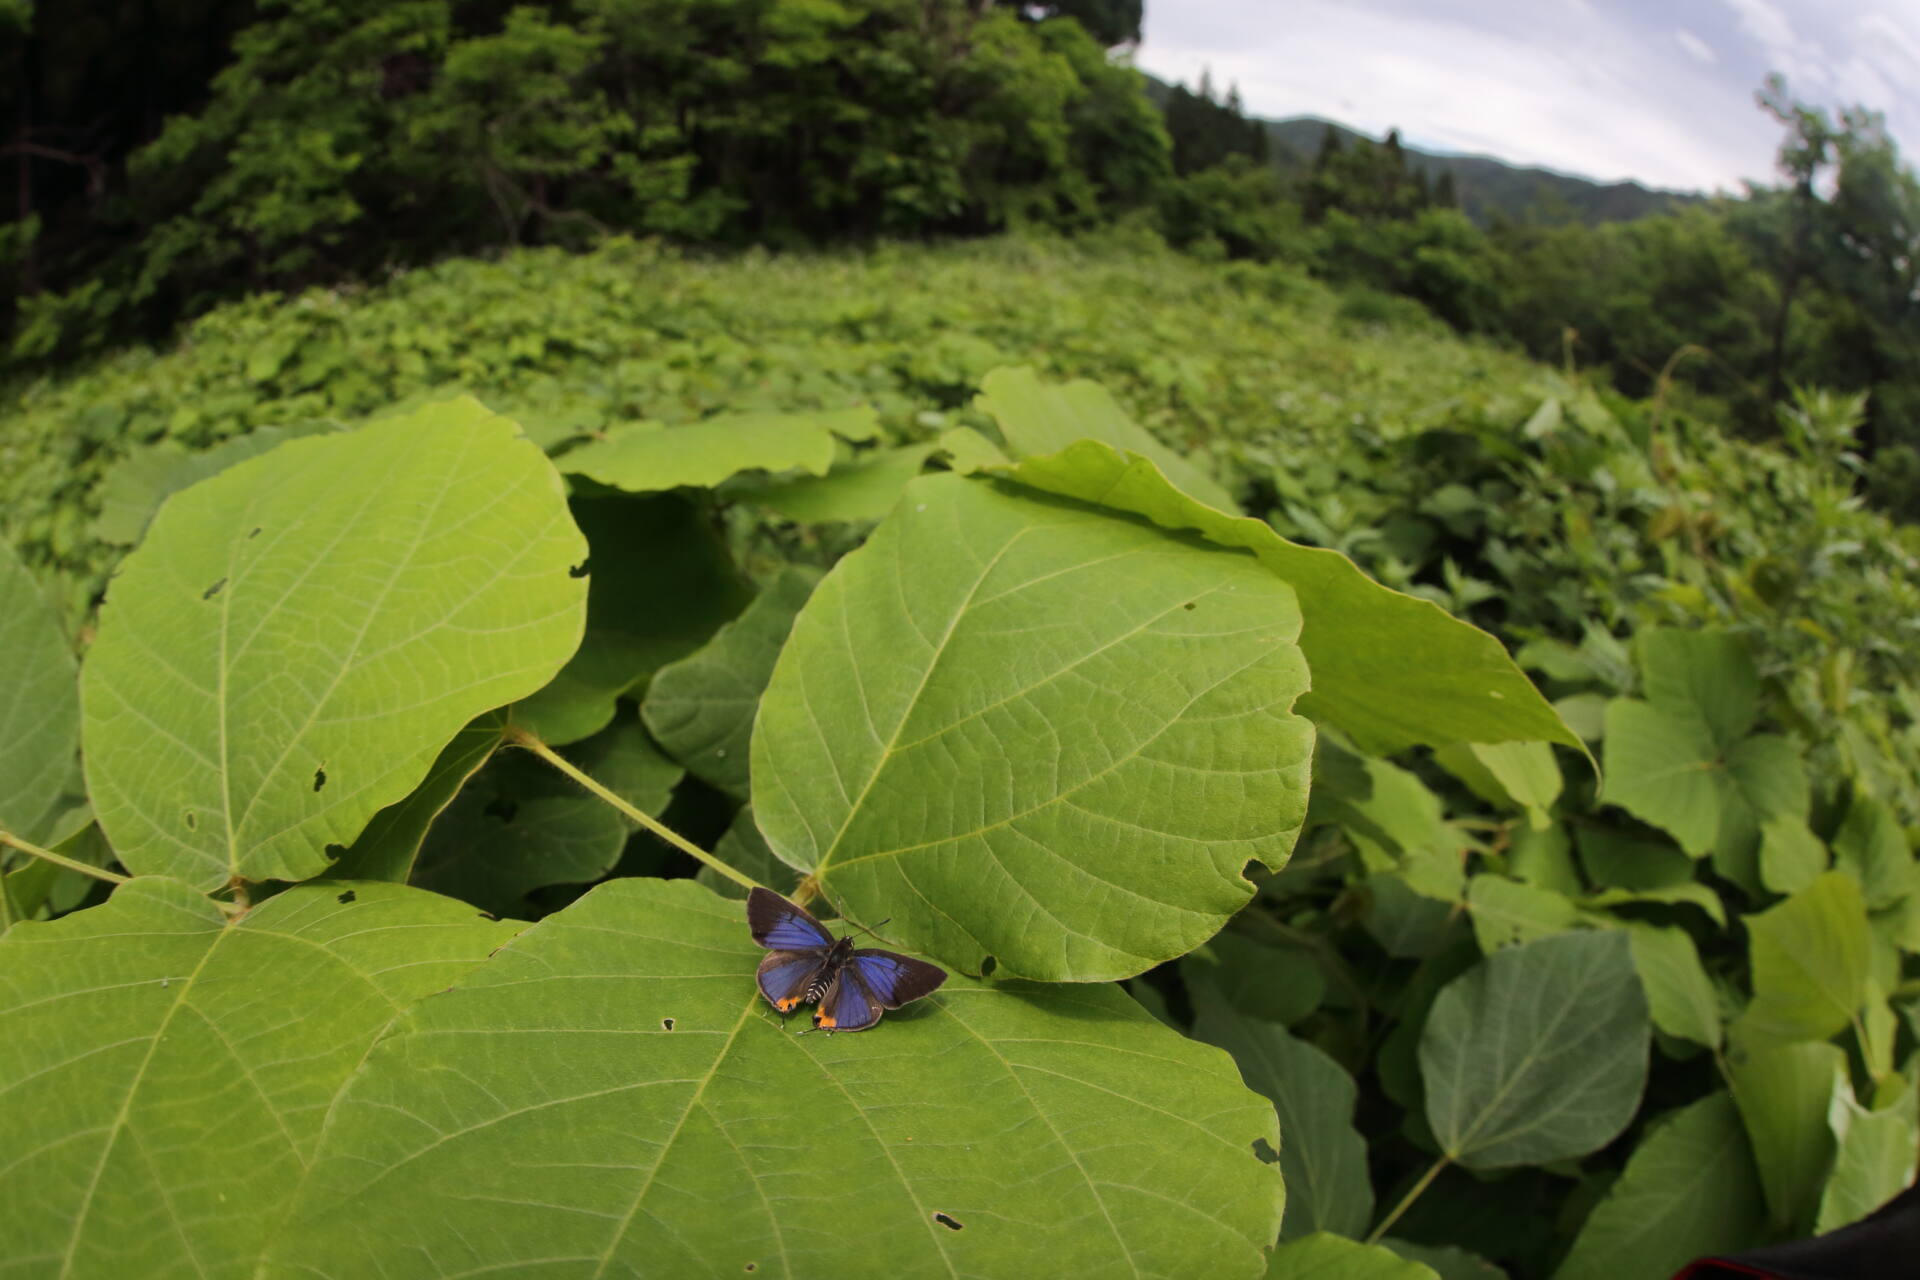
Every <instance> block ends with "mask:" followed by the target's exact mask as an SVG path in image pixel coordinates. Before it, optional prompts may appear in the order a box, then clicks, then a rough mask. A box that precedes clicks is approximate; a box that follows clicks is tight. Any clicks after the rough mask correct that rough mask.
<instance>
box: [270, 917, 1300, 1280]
mask: <svg viewBox="0 0 1920 1280" xmlns="http://www.w3.org/2000/svg"><path fill="white" fill-rule="evenodd" d="M763 954H764V953H763V952H761V951H760V950H759V948H757V947H755V946H754V945H753V943H752V941H751V940H750V938H749V937H748V934H747V929H746V925H745V922H744V919H743V912H742V909H741V906H740V904H739V903H737V902H732V901H727V900H725V899H721V898H719V897H716V896H715V895H714V894H712V893H710V892H709V891H708V890H706V889H705V888H703V887H701V886H699V885H697V884H694V883H692V882H690V881H684V880H680V881H655V880H641V879H625V880H616V881H613V882H611V883H609V884H606V885H602V886H600V887H599V888H596V889H595V890H593V891H592V892H591V893H589V894H588V895H587V896H586V897H584V898H582V899H580V900H579V901H578V902H575V903H574V904H573V905H572V906H570V907H568V908H567V909H566V910H564V911H561V912H559V913H557V914H555V915H552V916H549V917H548V918H547V919H545V920H544V921H542V922H541V923H540V924H538V925H535V926H534V927H533V928H531V929H529V930H528V931H527V932H526V933H524V934H522V935H521V936H520V937H519V938H518V939H516V940H515V941H514V942H513V943H512V944H510V945H508V946H507V947H505V948H503V949H502V950H500V951H499V952H498V953H497V954H496V955H495V956H494V957H493V958H492V959H491V960H490V961H489V962H488V963H487V964H486V965H485V966H483V967H482V968H481V969H479V970H477V971H475V972H472V973H470V974H469V975H468V976H467V977H466V979H465V980H463V981H460V982H458V983H456V984H455V985H454V986H453V989H452V990H451V991H449V992H448V993H447V994H446V995H444V996H439V997H435V998H433V999H431V1000H426V1001H423V1002H421V1003H419V1004H418V1005H416V1006H415V1007H414V1009H413V1011H412V1013H411V1014H410V1015H409V1016H408V1017H406V1018H405V1019H404V1020H403V1021H402V1022H401V1023H400V1024H399V1026H398V1027H397V1028H396V1030H395V1031H394V1032H393V1033H392V1034H390V1035H388V1036H387V1037H386V1038H385V1039H384V1040H383V1041H382V1042H381V1043H380V1044H379V1045H378V1046H377V1047H376V1048H375V1049H374V1051H373V1053H372V1054H371V1055H369V1057H368V1059H367V1063H366V1066H365V1067H364V1069H363V1070H362V1071H361V1073H360V1074H359V1076H358V1077H357V1078H356V1080H355V1081H354V1083H353V1085H352V1086H351V1087H350V1089H349V1090H348V1092H347V1094H346V1095H345V1096H344V1097H343V1098H342V1099H341V1100H340V1102H339V1103H338V1104H336V1106H335V1107H334V1112H333V1116H332V1121H331V1123H330V1125H329V1127H328V1130H327V1135H326V1139H325V1143H324V1146H323V1149H322V1152H321V1155H320V1160H319V1164H318V1166H317V1167H316V1169H315V1171H314V1174H313V1176H312V1178H311V1179H310V1181H309V1184H308V1194H307V1197H306V1200H305V1202H304V1206H303V1209H302V1210H301V1212H300V1214H299V1217H298V1221H297V1223H296V1226H295V1229H294V1230H293V1231H292V1232H290V1233H289V1234H287V1235H286V1236H284V1237H283V1238H282V1240H281V1242H280V1247H279V1250H278V1252H277V1254H276V1259H277V1261H278V1262H279V1263H280V1264H281V1265H283V1266H288V1267H291V1266H295V1265H297V1266H298V1267H300V1268H302V1269H304V1270H306V1271H309V1272H312V1273H316V1274H321V1275H336V1276H358V1275H377V1274H388V1275H436V1276H447V1275H460V1274H473V1273H476V1272H480V1271H490V1272H494V1273H508V1272H520V1273H528V1272H532V1271H535V1270H539V1269H541V1268H546V1269H547V1270H548V1271H549V1272H551V1273H553V1274H578V1275H582V1276H587V1275H596V1274H612V1273H618V1274H647V1275H660V1276H675V1277H680V1276H719V1277H737V1276H740V1275H742V1274H743V1273H746V1272H747V1271H748V1270H749V1268H751V1269H752V1272H753V1274H756V1275H760V1276H773V1277H780V1276H825V1275H858V1276H923V1275H925V1276H952V1275H970V1276H982V1277H990V1276H1009V1277H1022V1278H1024V1277H1029V1276H1031V1275H1033V1274H1034V1266H1035V1260H1036V1259H1040V1258H1053V1259H1066V1260H1068V1261H1069V1264H1070V1265H1071V1266H1072V1267H1073V1268H1074V1269H1075V1270H1078V1271H1082V1272H1084V1273H1086V1274H1089V1275H1175V1274H1180V1275H1209V1276H1235V1275H1237V1276H1254V1275H1257V1274H1259V1272H1260V1270H1261V1267H1262V1265H1263V1257H1262V1250H1263V1249H1264V1248H1265V1247H1266V1246H1267V1245H1269V1244H1270V1243H1271V1242H1272V1240H1273V1238H1274V1236H1275V1234H1276V1233H1277V1232H1278V1230H1279V1225H1280V1211H1281V1207H1282V1205H1281V1197H1280V1182H1279V1178H1278V1176H1277V1174H1276V1172H1275V1169H1274V1166H1272V1165H1270V1164H1267V1163H1265V1162H1263V1161H1262V1160H1261V1159H1260V1158H1259V1155H1258V1154H1257V1153H1256V1150H1255V1147H1256V1144H1257V1143H1261V1142H1264V1143H1266V1144H1268V1145H1274V1144H1276V1143H1277V1142H1278V1136H1279V1135H1278V1132H1277V1130H1276V1127H1275V1125H1274V1120H1273V1109H1272V1107H1271V1106H1269V1105H1268V1104H1267V1102H1266V1101H1265V1100H1264V1099H1262V1098H1260V1097H1258V1096H1256V1095H1254V1094H1252V1093H1250V1092H1248V1091H1247V1090H1246V1089H1245V1088H1244V1087H1243V1086H1242V1085H1241V1084H1240V1082H1239V1078H1238V1075H1237V1073H1236V1072H1235V1071H1234V1069H1233V1065H1232V1063H1231V1062H1230V1061H1229V1060H1228V1058H1227V1057H1226V1055H1225V1054H1222V1053H1220V1052H1219V1051H1217V1050H1215V1049H1211V1048H1208V1047H1205V1046H1201V1045H1196V1044H1194V1043H1192V1042H1190V1041H1187V1040H1184V1039H1182V1038H1181V1037H1180V1036H1178V1035H1176V1034H1174V1033H1173V1032H1171V1031H1168V1030H1166V1029H1165V1028H1163V1027H1161V1026H1160V1025H1159V1024H1158V1023H1157V1022H1155V1021H1154V1020H1153V1019H1152V1018H1151V1017H1150V1016H1149V1015H1148V1014H1146V1013H1145V1012H1143V1011H1142V1010H1141V1009H1140V1008H1139V1007H1138V1006H1137V1005H1135V1004H1134V1003H1133V1002H1132V1001H1131V1000H1129V999H1128V998H1127V997H1126V995H1125V994H1124V993H1123V992H1121V991H1120V990H1119V989H1118V988H1116V987H1111V986H1105V987H1071V988H1063V987H1058V986H1053V987H1041V986H1021V985H1005V984H1003V985H998V986H994V985H987V984H983V983H978V982H974V981H971V980H969V979H966V978H962V977H958V976H956V977H954V978H952V979H950V980H949V981H948V983H947V984H946V986H944V987H943V988H942V989H941V990H940V991H939V992H937V993H936V994H935V995H933V996H931V997H929V998H927V999H926V1000H924V1001H921V1002H919V1003H917V1004H915V1005H912V1006H909V1007H908V1008H906V1009H903V1010H900V1011H898V1012H895V1013H890V1014H888V1015H887V1017H886V1019H885V1020H884V1021H883V1022H882V1023H881V1024H880V1025H879V1026H878V1027H876V1028H874V1029H873V1030H871V1031H868V1032H864V1033H861V1034H857V1035H842V1036H827V1035H797V1034H795V1033H794V1031H793V1029H792V1028H790V1027H783V1026H782V1025H781V1020H780V1019H779V1017H777V1016H776V1015H775V1014H774V1013H773V1012H772V1010H770V1009H769V1008H768V1007H767V1005H766V1002H765V1000H764V999H763V998H762V997H761V996H760V995H759V994H758V992H757V991H756V990H755V987H754V981H753V970H754V966H755V964H756V962H757V960H758V958H759V957H760V956H761V955H763Z"/></svg>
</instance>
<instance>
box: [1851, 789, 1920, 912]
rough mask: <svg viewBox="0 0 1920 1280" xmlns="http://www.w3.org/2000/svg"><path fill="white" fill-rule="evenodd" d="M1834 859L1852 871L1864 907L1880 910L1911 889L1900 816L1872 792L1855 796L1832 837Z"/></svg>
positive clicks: (1911, 863)
mask: <svg viewBox="0 0 1920 1280" xmlns="http://www.w3.org/2000/svg"><path fill="white" fill-rule="evenodd" d="M1833 861H1834V865H1835V866H1837V867H1840V868H1842V869H1844V870H1846V871H1848V872H1850V873H1851V874H1852V875H1853V878H1854V879H1856V880H1858V881H1859V882H1860V887H1861V889H1862V890H1863V891H1864V892H1865V895H1866V902H1867V908H1868V909H1869V910H1872V911H1879V910H1882V909H1884V908H1886V907H1890V906H1892V905H1893V904H1894V903H1896V902H1898V901H1900V899H1902V898H1904V897H1906V896H1907V895H1908V894H1910V893H1912V892H1913V890H1914V883H1915V882H1914V875H1915V867H1914V861H1913V851H1912V850H1911V849H1909V848H1908V847H1907V837H1906V833H1905V832H1903V831H1902V830H1901V829H1900V822H1899V819H1898V818H1896V817H1895V816H1894V814H1893V812H1892V811H1891V810H1890V809H1888V808H1887V806H1886V805H1884V804H1882V803H1880V802H1879V801H1878V800H1875V799H1873V798H1872V797H1871V796H1857V797H1855V799H1854V801H1853V803H1852V804H1851V805H1849V806H1848V807H1847V818H1846V821H1845V822H1843V823H1842V824H1841V826H1840V830H1839V832H1838V834H1836V835H1835V836H1834V837H1833Z"/></svg>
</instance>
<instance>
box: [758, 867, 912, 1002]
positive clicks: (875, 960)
mask: <svg viewBox="0 0 1920 1280" xmlns="http://www.w3.org/2000/svg"><path fill="white" fill-rule="evenodd" d="M747 927H748V928H750V929H752V930H753V940H754V941H755V942H757V943H759V944H760V945H761V946H763V947H766V948H768V949H769V950H770V951H771V952H772V954H771V955H769V956H767V957H766V958H765V959H763V960H761V961H760V972H759V974H758V980H759V983H760V994H761V995H763V996H765V997H766V998H767V1003H769V1004H771V1005H772V1006H773V1007H774V1008H776V1009H778V1010H779V1011H780V1012H781V1013H783V1014H787V1013H792V1012H793V1011H794V1009H795V1008H797V1007H798V1006H799V1005H801V1004H802V1003H812V1004H814V1005H815V1006H816V1007H815V1008H814V1011H813V1025H814V1029H815V1030H819V1031H828V1032H833V1031H865V1030H866V1029H867V1028H868V1027H870V1026H872V1025H873V1024H874V1023H876V1022H878V1021H880V1015H881V1014H882V1013H883V1012H885V1011H886V1010H888V1009H898V1008H899V1007H900V1006H901V1005H903V1004H906V1003H907V1002H909V1001H912V1000H918V999H919V998H920V997H921V996H924V995H928V994H930V993H932V992H934V991H937V990H938V989H939V987H940V984H941V983H943V982H945V981H946V980H947V971H946V970H945V969H942V968H941V967H940V966H939V965H936V964H928V963H927V962H926V961H925V960H915V959H914V958H913V957H912V956H903V955H899V954H897V953H895V952H892V951H881V950H880V949H879V948H877V947H862V948H860V949H859V950H855V949H854V945H853V939H852V938H836V937H834V936H833V935H832V934H830V933H828V932H827V930H826V926H824V925H822V924H821V923H820V922H819V921H818V920H815V919H814V918H813V917H812V916H810V915H808V914H807V913H806V912H805V911H804V910H802V909H801V908H799V907H797V906H795V905H794V904H793V903H791V902H788V901H787V900H786V899H785V898H783V897H781V896H780V895H779V894H777V893H775V892H773V891H772V890H771V889H761V888H755V889H754V890H753V891H752V892H751V893H749V894H748V895H747Z"/></svg>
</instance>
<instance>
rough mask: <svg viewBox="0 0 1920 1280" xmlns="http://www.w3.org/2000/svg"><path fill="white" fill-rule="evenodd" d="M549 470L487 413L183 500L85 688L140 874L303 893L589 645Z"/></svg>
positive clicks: (108, 614)
mask: <svg viewBox="0 0 1920 1280" xmlns="http://www.w3.org/2000/svg"><path fill="white" fill-rule="evenodd" d="M585 556H586V547H585V545H584V543H583V542H582V540H581V538H580V534H579V531H578V530H577V529H575V528H574V526H573V522H572V521H571V520H570V519H568V517H567V512H566V506H565V503H564V501H563V499H562V495H561V492H560V478H559V476H558V475H556V474H555V473H554V470H553V467H552V464H550V463H549V462H548V461H547V460H546V458H545V457H544V456H543V455H542V454H541V453H540V451H539V450H538V449H536V448H534V447H533V446H532V445H531V444H529V443H528V442H527V441H525V440H523V439H521V438H520V437H519V435H518V433H517V431H516V430H515V428H514V426H513V424H512V423H511V422H508V421H507V420H506V419H504V418H499V417H495V416H494V415H492V414H490V413H488V412H487V411H486V410H485V409H483V408H481V407H480V405H478V404H476V403H475V402H473V401H472V400H458V401H452V402H447V403H441V404H435V405H431V406H428V407H427V408H424V409H421V410H419V411H417V412H415V413H412V414H408V415H405V416H403V417H398V418H391V419H387V420H384V421H382V422H380V423H377V424H375V425H373V426H369V427H365V428H363V429H361V430H359V431H355V432H351V433H345V434H340V435H330V436H314V437H309V438H307V439H304V440H294V441H291V442H289V443H287V444H284V445H282V446H281V447H280V448H278V449H275V450H274V451H273V452H272V453H269V454H264V455H262V456H260V457H257V458H254V459H251V460H250V461H247V462H243V463H240V464H239V465H237V466H234V467H231V468H229V469H227V470H226V471H223V472H221V473H220V474H219V475H217V476H215V477H213V478H212V479H210V480H204V481H202V482H201V483H199V484H197V485H195V486H194V487H193V488H191V489H187V490H184V491H182V492H180V493H178V494H175V495H174V496H173V497H172V498H171V499H170V500H168V502H167V504H166V505H165V506H164V507H163V508H162V509H161V511H160V514H159V515H158V516H157V517H155V519H154V522H153V525H152V527H151V528H150V529H149V530H148V532H147V538H146V541H145V542H144V543H143V544H142V545H141V546H140V547H139V548H138V549H137V550H135V551H134V552H133V553H132V554H131V555H129V556H128V557H127V559H126V562H125V564H124V566H123V568H122V570H121V572H120V575H119V576H118V577H117V578H116V579H115V580H114V583H113V586H112V587H111V589H110V591H109V593H108V598H107V603H106V605H105V606H104V607H103V608H102V609H101V613H100V624H99V638H98V639H97V640H96V641H95V643H94V646H93V650H92V652H91V653H90V654H89V655H88V657H87V662H86V666H85V669H84V670H83V672H82V674H81V701H82V707H83V711H84V722H85V728H84V746H85V758H86V768H87V782H88V788H89V791H90V793H91V795H92V798H93V804H94V809H95V811H96V813H97V814H98V816H99V821H100V825H101V827H102V828H103V829H104V830H105V831H106V834H107V838H108V839H109V840H111V841H112V842H113V846H114V849H115V850H116V851H117V852H118V853H119V855H120V859H121V861H122V862H123V863H124V864H125V865H126V866H127V867H128V868H129V869H130V870H133V871H135V872H139V873H147V872H162V873H166V874H170V875H175V876H178V877H179V878H181V879H183V880H186V881H187V882H188V883H190V884H192V885H194V886H195V887H196V888H199V889H203V890H204V889H212V888H215V887H217V886H219V885H221V884H223V883H225V882H226V881H228V880H229V879H232V878H235V877H238V878H240V879H245V880H267V879H279V880H300V879H304V878H306V877H308V876H312V875H316V874H318V873H319V872H321V871H323V870H325V869H326V866H327V862H328V860H329V859H328V853H327V850H328V848H329V846H332V845H336V844H338V845H345V844H348V843H350V842H351V841H352V840H354V838H355V837H357V836H358V835H359V834H360V832H361V830H362V829H363V828H364V827H365V826H366V825H367V822H368V820H369V819H370V818H372V817H373V815H374V814H375V813H377V812H378V811H379V810H380V809H382V808H384V807H385V806H387V805H390V804H392V803H394V802H395V801H397V800H399V799H401V798H402V797H403V796H405V795H407V794H408V793H409V792H411V791H412V790H413V789H414V788H415V787H416V786H418V785H419V784H420V782H421V780H422V779H423V778H424V777H425V776H426V774H427V772H428V770H429V769H430V768H431V766H432V764H433V761H434V758H435V757H436V756H437V755H439V753H440V751H441V750H442V749H443V748H444V747H445V746H446V745H447V744H448V742H450V741H451V740H452V739H453V737H454V735H455V734H457V733H458V732H459V731H460V729H461V727H462V726H464V725H465V724H467V722H469V721H470V720H472V719H473V718H474V717H475V716H476V715H478V714H479V713H481V712H482V711H485V710H487V709H488V708H490V707H495V706H499V705H500V704H501V703H503V702H508V701H511V700H512V699H514V698H516V697H520V696H523V695H525V694H527V693H530V692H532V691H533V690H534V689H536V688H539V687H540V686H541V685H542V684H545V683H546V681H547V680H548V679H550V678H551V677H552V675H553V673H554V672H555V671H557V670H558V669H559V667H560V665H561V664H562V663H563V662H565V661H566V658H567V655H568V654H570V653H572V652H573V650H574V648H575V647H576V646H577V645H578V644H579V640H580V628H581V616H582V605H583V603H584V599H585V584H584V583H583V582H581V581H580V580H578V579H577V578H574V577H573V576H572V575H571V574H570V572H569V570H570V569H571V568H572V567H573V566H574V565H577V564H579V563H580V562H581V561H582V560H583V559H585Z"/></svg>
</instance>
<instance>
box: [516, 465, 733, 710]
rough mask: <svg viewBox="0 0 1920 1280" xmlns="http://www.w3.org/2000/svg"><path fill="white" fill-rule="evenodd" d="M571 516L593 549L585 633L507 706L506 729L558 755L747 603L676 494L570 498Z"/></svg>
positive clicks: (697, 512) (707, 526)
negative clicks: (534, 686) (527, 734)
mask: <svg viewBox="0 0 1920 1280" xmlns="http://www.w3.org/2000/svg"><path fill="white" fill-rule="evenodd" d="M572 511H573V517H574V519H575V520H577V521H578V522H579V525H580V530H581V532H583V533H585V534H586V535H587V541H588V543H589V544H590V545H591V547H592V553H591V554H592V559H591V560H589V561H588V564H587V568H588V571H589V572H588V578H589V581H588V586H587V629H586V635H585V637H584V638H583V639H582V640H581V641H580V648H579V651H578V652H577V653H575V654H574V655H573V657H572V658H571V659H570V660H569V661H568V662H567V665H566V666H565V667H564V668H562V669H561V671H560V672H559V674H557V675H556V676H555V677H554V678H553V680H552V682H551V683H550V684H548V685H547V686H546V687H545V688H543V689H541V690H539V691H538V692H536V693H534V694H533V695H532V696H531V697H529V698H526V699H524V700H523V701H520V702H517V703H515V704H514V707H513V712H512V715H513V722H514V723H515V724H516V725H518V726H519V727H521V728H523V729H527V730H529V731H531V732H532V733H534V734H535V735H537V736H538V737H539V738H541V739H542V740H543V741H545V742H546V743H547V744H548V745H549V746H560V745H563V744H566V743H570V742H578V741H580V740H581V739H582V738H587V737H591V736H592V735H594V734H596V733H598V732H600V730H602V729H604V728H606V727H607V725H608V724H610V723H611V722H612V721H613V715H614V709H615V703H616V701H617V700H618V699H619V698H620V696H621V695H623V694H625V695H627V696H630V697H638V696H640V694H641V693H642V691H643V690H644V689H645V688H646V687H647V682H648V680H649V679H650V678H651V677H652V676H653V674H654V672H656V671H658V670H659V669H660V668H661V667H663V666H665V665H666V664H668V663H670V662H674V661H677V660H679V659H681V658H684V657H686V656H687V655H688V654H690V653H692V652H694V651H695V650H696V649H698V648H699V647H700V646H701V645H703V644H705V643H707V641H708V640H710V639H711V638H712V637H713V633H714V632H715V631H717V630H718V629H719V628H720V627H721V626H722V625H723V624H724V623H726V622H728V621H730V620H732V619H733V618H734V617H735V616H736V615H737V614H738V613H739V612H740V610H741V609H743V608H745V607H746V604H747V602H748V601H749V600H750V599H752V597H753V589H752V587H751V586H750V585H749V584H748V583H747V581H746V579H744V578H743V577H741V576H740V572H739V571H738V570H737V569H736V568H735V567H734V564H733V558H732V556H731V555H730V554H729V553H728V551H727V546H726V543H725V542H724V541H723V540H722V539H721V537H720V535H719V533H718V531H717V530H716V529H715V528H714V523H713V518H712V513H711V512H710V511H709V510H708V509H707V507H706V506H705V505H704V504H703V503H702V502H700V501H697V500H695V499H694V498H692V497H690V496H688V495H685V494H677V493H665V494H655V495H652V496H650V497H644V498H628V497H619V496H612V497H607V496H596V497H576V498H575V499H574V500H573V504H572Z"/></svg>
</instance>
